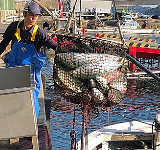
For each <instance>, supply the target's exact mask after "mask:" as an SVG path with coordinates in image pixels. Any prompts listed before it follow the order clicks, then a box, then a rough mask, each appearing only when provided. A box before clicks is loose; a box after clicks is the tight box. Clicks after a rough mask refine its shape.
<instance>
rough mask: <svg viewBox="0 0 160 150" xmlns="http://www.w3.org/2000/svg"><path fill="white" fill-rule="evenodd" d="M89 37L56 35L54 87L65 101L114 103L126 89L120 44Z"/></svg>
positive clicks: (124, 66) (120, 98) (108, 105)
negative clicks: (116, 44) (56, 49)
mask: <svg viewBox="0 0 160 150" xmlns="http://www.w3.org/2000/svg"><path fill="white" fill-rule="evenodd" d="M88 38H89V37H88ZM89 39H90V40H88V39H86V38H85V39H83V40H82V39H81V38H79V37H74V36H71V35H69V36H68V35H65V34H61V35H58V38H57V42H58V53H57V54H56V55H55V60H54V68H53V70H54V73H53V79H54V81H55V86H56V87H57V90H58V91H59V93H61V95H62V96H63V97H64V98H65V99H66V100H67V101H71V102H73V103H76V104H86V103H87V104H88V103H89V104H92V105H93V106H104V107H110V106H113V105H116V104H118V103H120V101H121V100H122V98H123V96H124V94H125V91H126V85H127V80H126V65H127V64H126V62H127V61H126V59H125V58H124V57H122V54H121V51H120V46H113V45H112V44H110V43H104V42H97V41H96V40H95V39H94V40H92V39H91V38H89Z"/></svg>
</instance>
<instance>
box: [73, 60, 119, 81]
mask: <svg viewBox="0 0 160 150" xmlns="http://www.w3.org/2000/svg"><path fill="white" fill-rule="evenodd" d="M121 60H122V59H121ZM121 66H122V63H121V62H120V61H114V59H106V60H98V59H97V61H96V62H93V63H89V64H85V65H83V66H80V67H78V68H77V69H75V70H73V71H72V72H71V74H72V75H73V76H75V77H78V78H85V79H86V78H88V79H89V78H96V77H97V76H100V75H103V74H108V73H110V72H112V71H114V70H116V69H118V68H119V67H121Z"/></svg>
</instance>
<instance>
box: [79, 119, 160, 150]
mask: <svg viewBox="0 0 160 150" xmlns="http://www.w3.org/2000/svg"><path fill="white" fill-rule="evenodd" d="M157 119H158V117H157ZM157 137H159V131H157V128H155V126H154V125H153V122H148V121H130V122H123V123H117V124H113V125H109V126H105V127H103V128H101V129H99V130H96V131H94V132H92V133H90V134H88V135H87V136H86V137H85V138H84V139H83V140H84V141H83V142H82V141H81V140H80V141H79V142H77V145H78V146H77V150H81V149H88V150H93V149H96V150H100V149H102V150H107V149H111V150H116V149H122V150H126V149H158V148H159V143H160V141H159V139H158V138H157ZM85 141H87V142H85ZM82 144H83V145H82Z"/></svg>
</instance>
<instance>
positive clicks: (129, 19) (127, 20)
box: [121, 15, 139, 29]
mask: <svg viewBox="0 0 160 150" xmlns="http://www.w3.org/2000/svg"><path fill="white" fill-rule="evenodd" d="M138 26H139V23H137V21H135V19H134V18H133V16H131V15H125V16H122V23H121V29H137V28H138Z"/></svg>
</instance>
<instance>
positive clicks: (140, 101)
mask: <svg viewBox="0 0 160 150" xmlns="http://www.w3.org/2000/svg"><path fill="white" fill-rule="evenodd" d="M139 36H141V35H139ZM141 37H142V36H141ZM148 38H152V39H156V41H157V43H160V37H157V36H155V35H152V37H150V36H149V37H148ZM43 70H44V71H45V72H46V73H47V74H48V75H51V74H52V64H49V63H48V62H46V64H45V65H44V67H43ZM46 81H47V82H46V86H47V91H46V96H47V97H48V98H51V100H52V106H51V120H50V138H51V142H52V148H53V150H70V147H71V138H70V132H71V130H72V128H73V119H74V107H75V108H76V111H75V124H74V125H75V128H74V130H75V132H76V140H77V141H79V140H80V138H81V129H82V125H81V123H82V111H81V107H80V106H78V105H75V104H73V103H70V102H66V101H65V99H63V98H62V97H61V95H60V94H56V93H57V89H55V87H54V83H53V81H52V79H51V78H49V77H47V80H46ZM90 110H91V108H90ZM92 112H94V113H92V115H91V117H90V119H89V118H88V126H87V127H88V131H87V133H90V132H92V131H95V130H97V129H100V128H102V127H104V126H106V125H110V124H115V123H119V122H127V121H132V120H140V121H142V120H148V121H152V122H153V121H154V119H155V117H156V115H157V114H158V113H160V93H159V91H157V84H156V83H151V82H149V81H146V80H145V81H142V80H128V89H127V92H126V94H125V96H124V98H123V100H122V101H121V103H120V104H118V105H116V106H113V107H112V108H110V110H109V109H107V108H98V109H96V110H95V109H92ZM91 118H92V119H91Z"/></svg>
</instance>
